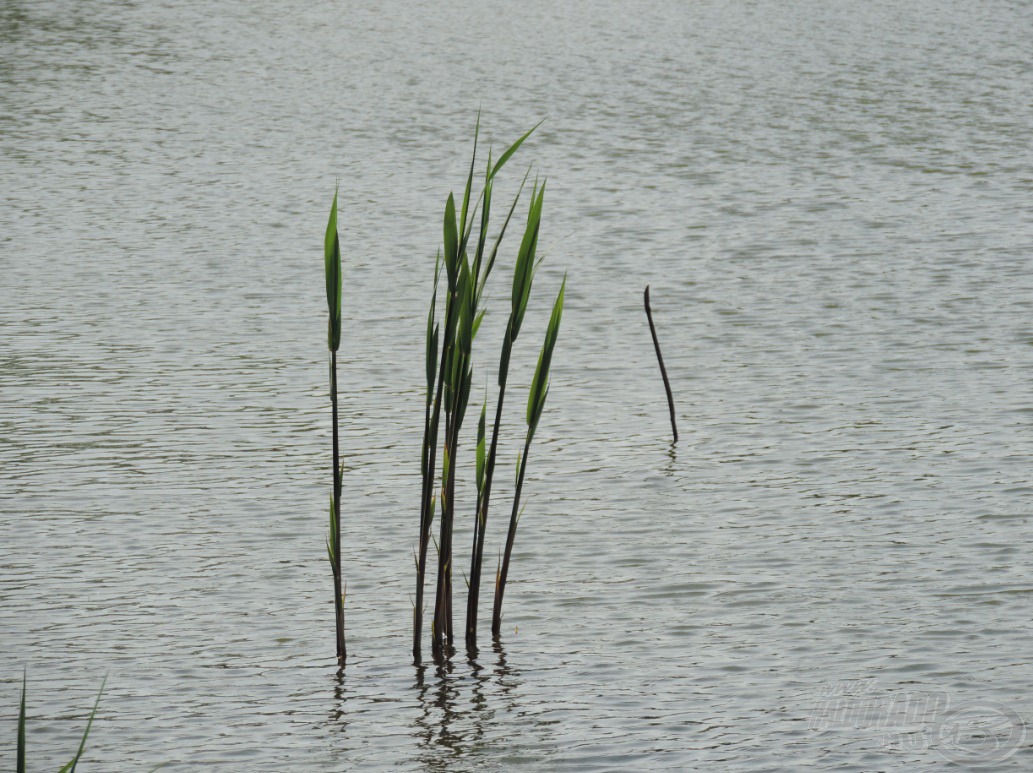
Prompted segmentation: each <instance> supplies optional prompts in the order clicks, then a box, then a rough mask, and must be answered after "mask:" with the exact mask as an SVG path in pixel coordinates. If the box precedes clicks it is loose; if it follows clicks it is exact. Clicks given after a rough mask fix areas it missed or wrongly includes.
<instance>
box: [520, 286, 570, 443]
mask: <svg viewBox="0 0 1033 773" xmlns="http://www.w3.org/2000/svg"><path fill="white" fill-rule="evenodd" d="M566 288H567V277H566V275H564V277H563V283H562V284H561V285H560V291H559V294H558V295H557V296H556V302H555V303H554V304H553V306H552V316H551V317H550V318H549V327H548V329H547V330H546V332H545V343H544V344H542V351H541V354H539V355H538V367H537V368H535V371H534V379H533V380H532V381H531V392H530V394H529V395H528V397H527V425H528V426H529V427H531V429H532V430H534V429H535V428H537V426H538V420H539V419H541V417H542V411H543V410H544V409H545V398H546V397H547V395H548V393H549V368H550V367H551V365H552V353H553V350H554V349H555V348H556V339H557V338H558V337H559V332H560V320H561V319H562V318H563V295H564V293H565V291H566Z"/></svg>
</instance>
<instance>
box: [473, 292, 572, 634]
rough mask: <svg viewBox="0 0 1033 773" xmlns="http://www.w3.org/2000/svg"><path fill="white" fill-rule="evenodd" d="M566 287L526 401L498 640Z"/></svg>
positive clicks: (500, 581) (495, 626)
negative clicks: (530, 457) (526, 477)
mask: <svg viewBox="0 0 1033 773" xmlns="http://www.w3.org/2000/svg"><path fill="white" fill-rule="evenodd" d="M566 285H567V280H566V278H565V277H564V279H563V284H562V285H560V292H559V295H557V296H556V302H555V303H554V304H553V307H552V317H550V319H549V327H548V329H547V330H546V333H545V343H544V344H543V345H542V352H541V354H540V355H538V367H537V368H536V369H535V372H534V380H533V381H532V382H531V393H530V394H529V395H528V398H527V437H526V438H525V440H524V452H523V453H522V454H521V455H520V459H519V461H518V462H517V482H516V491H515V492H514V493H513V511H512V512H511V513H510V516H509V532H508V534H507V535H506V549H505V551H504V552H503V554H502V563H501V565H500V567H499V574H498V578H497V579H496V581H495V607H494V610H493V613H492V618H491V635H492V636H493V637H495V638H496V639H498V638H499V635H500V633H501V630H502V597H503V595H504V594H505V592H506V580H507V579H508V577H509V562H510V558H511V556H512V554H513V542H514V540H515V539H516V529H517V523H518V522H519V520H520V497H521V494H522V493H523V488H524V473H525V472H526V471H527V455H528V453H529V452H530V450H531V440H532V439H533V438H534V433H535V430H536V429H538V422H539V421H540V420H541V418H542V412H543V411H544V410H545V399H546V398H547V397H548V396H549V367H550V366H551V365H552V352H553V349H554V348H555V347H556V338H557V336H558V335H559V331H560V319H561V318H562V316H563V293H564V290H565V289H566Z"/></svg>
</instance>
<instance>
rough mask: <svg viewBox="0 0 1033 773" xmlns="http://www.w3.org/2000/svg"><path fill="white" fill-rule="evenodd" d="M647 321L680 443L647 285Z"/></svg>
mask: <svg viewBox="0 0 1033 773" xmlns="http://www.w3.org/2000/svg"><path fill="white" fill-rule="evenodd" d="M645 303H646V319H648V320H649V332H650V333H651V334H652V336H653V348H654V349H656V359H657V361H658V362H659V363H660V376H661V377H662V378H663V380H664V389H666V390H667V409H668V410H669V411H670V412H671V430H672V431H673V432H674V442H675V443H677V442H678V425H677V423H676V422H675V420H674V396H673V395H672V394H671V382H670V381H668V380H667V368H665V367H664V356H663V355H662V354H660V340H659V339H658V338H657V337H656V327H655V326H654V325H653V312H652V310H651V309H650V308H649V285H646V295H645Z"/></svg>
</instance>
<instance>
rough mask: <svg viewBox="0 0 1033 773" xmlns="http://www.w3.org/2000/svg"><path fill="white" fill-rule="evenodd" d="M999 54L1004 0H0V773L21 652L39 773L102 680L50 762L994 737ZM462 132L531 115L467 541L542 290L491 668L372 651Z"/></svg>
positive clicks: (1002, 565) (460, 767)
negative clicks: (902, 710)
mask: <svg viewBox="0 0 1033 773" xmlns="http://www.w3.org/2000/svg"><path fill="white" fill-rule="evenodd" d="M1031 31H1033V14H1031V10H1030V7H1029V6H1028V4H1025V3H1021V2H1004V1H1001V2H989V3H981V4H972V3H962V2H947V3H941V2H937V3H934V2H931V1H926V0H920V1H919V2H913V3H906V4H900V3H890V2H884V1H883V0H876V1H874V2H870V3H864V4H856V3H847V2H811V1H808V0H800V2H793V3H776V2H770V1H769V0H759V1H757V2H734V3H728V2H709V1H707V0H703V1H702V2H694V3H676V2H661V1H660V0H656V1H654V2H640V3H634V4H632V3H618V2H602V3H587V2H572V3H564V4H562V7H560V8H556V7H553V4H550V3H543V2H537V1H535V2H531V3H525V4H523V5H522V6H521V8H520V9H519V10H517V9H515V8H513V7H512V6H509V5H507V4H504V3H497V2H496V3H474V2H456V3H446V4H442V3H422V2H406V3H399V2H380V3H375V4H360V3H343V4H340V3H329V2H291V1H287V2H284V1H280V2H269V1H268V0H259V1H257V2H256V1H255V0H250V1H249V2H243V1H242V0H221V2H218V3H214V4H213V3H210V2H208V3H202V2H196V1H195V0H185V1H183V2H176V3H155V2H146V3H144V2H123V1H121V0H119V1H116V0H105V1H98V2H93V3H89V4H82V3H76V2H71V1H70V0H33V1H32V2H19V1H18V0H0V173H2V179H3V194H2V202H3V204H2V208H0V276H2V281H0V395H2V402H0V405H2V413H0V470H2V472H0V544H2V546H3V548H2V552H0V645H2V646H0V706H2V707H3V708H2V709H0V712H2V713H3V716H4V717H5V718H6V719H5V721H4V723H3V726H4V728H5V729H4V731H3V732H0V759H2V760H4V761H8V760H11V759H13V755H14V749H13V742H14V738H15V734H14V721H15V719H14V718H15V712H16V706H17V702H18V696H19V691H20V680H21V673H22V667H23V666H24V665H27V666H28V669H29V680H30V694H29V722H30V724H29V743H30V755H31V757H32V759H34V760H35V761H36V764H39V765H47V766H49V767H51V768H53V767H56V766H58V765H59V764H61V763H63V762H64V761H65V760H66V759H67V758H68V757H70V756H71V752H72V750H73V749H74V746H75V743H76V738H77V735H78V733H79V732H80V731H81V728H82V726H83V724H84V721H85V715H86V714H87V713H88V709H89V706H90V705H91V702H92V699H93V695H94V694H95V691H96V688H97V686H98V685H99V683H100V681H101V679H102V678H103V676H104V674H105V673H108V674H109V678H108V689H107V692H106V693H105V696H104V698H103V701H102V704H101V709H100V712H99V715H98V720H97V722H96V724H95V726H94V732H93V735H92V736H91V740H90V745H89V752H88V763H89V764H86V763H85V762H84V764H83V766H82V769H83V770H130V769H149V766H153V765H156V764H158V763H160V762H168V763H169V765H168V767H167V768H166V769H168V770H202V769H208V768H216V769H219V770H247V771H257V770H269V771H280V770H306V771H331V770H343V769H361V770H370V771H374V770H431V771H433V770H441V771H445V770H447V771H466V770H469V771H485V770H510V769H527V770H585V771H601V770H613V771H618V770H619V771H624V770H650V771H655V770H691V769H707V770H729V771H763V770H794V769H814V768H821V769H840V770H856V771H868V770H876V769H878V770H914V769H917V768H920V767H922V768H932V769H938V768H941V767H943V766H944V765H945V764H946V762H945V758H944V756H943V749H941V748H939V746H938V745H937V743H935V742H933V741H934V740H935V739H933V740H930V736H928V735H922V734H921V733H919V735H918V740H919V743H917V744H912V745H907V744H903V743H901V738H898V737H897V731H898V730H900V728H897V727H890V728H888V729H887V728H881V729H880V728H872V727H870V726H866V727H855V728H845V729H838V730H836V729H829V728H826V727H816V726H815V723H814V721H813V720H814V716H815V711H816V709H817V708H818V707H820V705H821V702H822V700H823V699H824V697H825V696H827V695H829V694H830V692H829V691H830V690H833V691H834V690H835V689H836V685H842V684H844V683H847V684H866V685H874V688H873V689H874V690H875V692H876V693H878V694H879V695H889V696H899V695H904V694H907V693H908V692H909V691H910V692H912V693H915V692H919V693H924V692H929V693H932V692H942V693H946V694H947V695H949V697H950V700H951V702H952V705H964V704H965V702H966V701H998V702H1000V703H1001V704H1004V705H1006V706H1008V707H1010V708H1011V709H1012V710H1013V711H1015V712H1017V714H1018V715H1020V716H1021V717H1022V718H1028V717H1033V706H1031V705H1030V702H1029V697H1028V696H1029V695H1030V694H1031V691H1033V665H1031V664H1030V660H1029V657H1028V642H1029V639H1030V635H1031V633H1033V631H1031V625H1030V614H1029V610H1030V598H1031V593H1033V580H1031V577H1030V573H1029V569H1028V559H1027V553H1028V550H1027V549H1026V548H1027V546H1028V544H1029V542H1030V538H1031V536H1033V535H1031V531H1033V522H1031V510H1030V504H1029V503H1030V496H1031V493H1033V490H1031V478H1030V473H1029V470H1030V461H1031V454H1033V442H1031V434H1030V422H1031V417H1033V408H1031V403H1030V400H1029V384H1030V383H1031V377H1033V331H1031V328H1030V323H1029V320H1030V316H1031V310H1033V309H1031V307H1033V295H1031V292H1030V291H1031V279H1030V277H1031V270H1030V269H1031V266H1030V255H1031V247H1033V222H1031V220H1033V218H1031V216H1030V207H1029V202H1030V194H1031V193H1033V163H1031V159H1033V154H1031V153H1030V148H1031V140H1033V107H1031V104H1030V101H1029V94H1030V91H1031V87H1033V77H1031V65H1030V60H1029V44H1028V41H1029V39H1030V33H1031ZM478 106H479V107H480V108H481V110H482V123H483V126H484V131H485V134H484V137H485V139H487V140H490V141H493V142H494V145H495V147H496V148H499V147H501V146H502V145H503V144H504V143H507V142H509V141H512V139H514V138H515V137H517V136H519V134H520V133H522V132H523V131H524V130H526V128H527V127H529V126H531V125H533V124H534V123H536V122H537V121H538V120H539V119H540V118H542V117H543V116H547V117H548V120H547V121H546V123H545V124H544V125H543V126H542V128H541V129H540V130H539V132H538V133H537V134H536V136H535V138H534V140H533V142H531V141H529V143H528V144H527V146H526V150H523V151H521V156H520V157H518V160H517V161H514V162H513V166H512V167H511V168H510V169H509V170H508V175H507V176H506V178H505V180H503V182H502V183H501V184H500V186H501V187H500V189H499V194H498V195H499V196H500V200H501V196H502V195H503V194H505V195H507V196H508V195H511V194H512V192H513V191H514V190H515V187H516V185H517V183H518V181H519V177H520V175H521V174H522V166H521V163H528V162H530V161H534V162H535V164H536V169H538V170H540V171H541V172H542V173H543V174H545V175H548V178H549V184H548V194H547V197H546V213H545V226H544V231H543V234H542V248H543V250H544V251H545V252H546V253H547V259H546V262H545V264H544V265H543V268H542V270H541V272H540V273H539V276H538V280H537V287H538V295H537V300H536V301H535V302H534V304H533V308H532V309H531V310H530V312H529V314H528V319H527V321H526V322H525V326H524V331H525V332H524V333H523V335H522V337H521V341H520V347H519V351H518V353H517V357H516V360H515V363H514V371H513V376H512V377H511V384H512V385H513V387H512V388H513V391H512V393H511V394H512V395H513V396H512V397H511V398H510V401H509V403H508V406H509V408H511V410H510V411H509V412H508V413H507V417H506V418H507V426H506V433H507V434H506V435H505V436H504V446H503V448H502V453H503V456H502V457H501V459H500V467H499V476H498V483H497V486H496V488H497V494H496V496H497V497H498V499H497V500H496V501H497V502H498V503H499V504H498V505H497V509H496V513H497V516H498V517H499V520H497V521H496V522H495V524H494V526H490V527H489V537H488V552H489V554H490V553H493V552H495V551H496V550H497V549H498V546H499V544H500V543H501V539H502V528H501V517H502V515H503V513H504V512H505V511H506V506H505V504H506V503H507V502H508V494H509V492H510V490H511V480H512V475H511V472H510V471H511V470H512V469H513V466H514V465H515V456H516V451H517V444H518V437H519V433H520V432H521V426H520V422H521V420H522V410H521V409H522V407H523V403H524V400H525V397H524V396H525V395H526V387H527V384H528V382H529V381H530V377H531V373H532V371H533V366H534V358H535V356H536V353H537V351H536V350H537V347H538V346H539V345H540V340H541V336H542V333H543V331H544V327H545V323H546V318H547V313H548V304H549V303H550V302H551V296H552V295H553V294H554V292H555V290H556V288H557V287H558V285H559V281H560V278H561V275H562V273H563V272H564V271H569V283H568V291H567V308H566V315H565V318H564V323H563V330H562V333H561V339H560V343H559V348H558V352H557V361H556V363H555V365H554V374H553V386H552V390H551V393H550V398H549V401H550V402H549V407H548V409H547V412H546V417H545V419H544V420H543V422H542V425H541V427H540V429H539V433H538V437H537V440H536V443H535V447H534V451H533V456H534V458H533V461H532V463H531V465H530V467H529V473H528V481H527V484H526V494H527V495H528V497H529V499H528V508H527V511H526V513H525V516H524V518H523V520H522V522H521V527H520V533H519V536H518V541H517V549H516V555H515V563H514V568H513V571H512V574H511V582H510V586H509V589H508V592H507V614H506V618H505V632H504V633H505V635H504V641H503V646H502V649H500V650H493V649H492V648H491V647H490V645H488V643H487V642H486V643H485V647H484V648H483V650H482V652H481V653H480V654H479V656H478V657H477V658H476V659H475V660H474V661H472V662H471V661H468V660H467V659H466V658H465V656H460V657H457V658H456V660H455V661H454V662H453V663H452V664H451V665H450V667H449V668H447V669H442V670H438V669H435V668H434V667H433V666H431V667H428V668H426V669H423V670H417V669H415V668H414V667H413V666H412V664H411V663H410V658H409V652H408V650H409V640H408V637H409V624H410V619H411V601H410V594H411V592H412V587H413V580H414V577H413V570H412V560H411V551H412V547H413V544H414V541H415V535H416V522H417V517H418V502H419V486H420V483H419V462H418V459H419V443H420V437H421V431H422V423H421V422H422V415H423V402H422V401H423V395H422V392H421V384H422V378H423V376H422V373H423V370H422V368H423V365H422V340H421V336H422V327H423V324H424V319H425V318H424V314H425V310H426V303H427V293H428V288H429V284H428V283H429V280H430V278H431V274H432V270H433V257H434V251H435V248H436V246H437V242H438V240H439V239H440V213H441V208H442V206H443V203H444V200H445V197H446V196H447V193H448V190H449V189H450V188H457V189H458V187H459V186H460V185H461V184H462V180H463V177H464V175H465V164H466V163H467V162H468V153H469V147H470V138H471V133H472V126H473V121H474V116H475V112H476V110H477V108H478ZM496 152H497V151H496ZM337 179H339V180H340V183H341V199H342V209H341V218H340V224H341V233H342V239H343V245H344V253H345V264H346V267H345V272H346V274H345V334H344V344H343V348H342V355H341V356H342V365H341V382H342V390H343V402H342V410H343V417H342V420H343V445H344V448H345V451H346V456H345V463H346V478H345V498H344V512H345V519H346V520H345V525H344V544H345V551H346V552H345V573H346V578H347V581H348V624H349V646H350V651H351V652H352V657H351V659H350V662H349V665H348V668H347V672H346V674H345V675H344V676H343V677H342V678H338V677H337V676H336V674H335V672H336V668H335V663H334V660H333V650H332V646H333V645H332V632H331V627H332V624H333V623H332V621H333V615H332V611H331V607H330V596H331V586H330V577H329V572H328V569H327V565H326V563H325V560H324V556H325V554H324V547H323V533H324V529H325V509H326V497H327V491H328V489H329V475H330V470H329V463H328V452H329V431H328V430H329V416H328V401H327V396H326V364H325V358H326V352H325V334H324V331H325V320H324V315H325V296H324V293H323V284H322V282H323V280H322V276H321V272H322V256H321V250H322V247H321V240H322V232H323V228H324V227H325V222H326V214H327V208H328V205H329V201H330V197H331V195H332V190H333V185H334V182H335V180H337ZM514 249H515V242H514V243H513V244H511V250H514ZM502 260H503V261H504V262H503V263H502V264H500V267H499V269H498V271H499V273H498V275H497V281H496V285H495V288H494V291H493V292H494V294H493V297H492V302H493V306H492V312H491V314H493V315H494V316H491V315H489V318H488V320H487V321H486V322H485V325H484V328H483V329H482V332H481V334H480V337H479V343H480V345H481V349H480V351H479V352H478V354H479V356H480V360H479V363H480V364H479V367H478V371H477V375H476V376H475V379H477V380H478V383H484V384H490V383H491V382H492V380H493V372H494V368H495V367H496V366H495V358H496V357H497V351H498V341H499V338H500V336H501V326H502V325H503V324H504V314H505V306H506V302H507V301H506V298H507V291H508V288H507V286H506V283H507V282H508V281H509V271H510V265H511V261H512V253H510V254H507V255H505V256H504V257H503V258H502ZM647 283H649V284H651V286H652V296H653V309H654V313H655V315H656V320H657V325H658V328H659V334H660V338H661V341H662V343H663V345H664V351H665V358H666V361H667V367H668V370H669V372H670V374H671V378H672V383H673V389H674V393H675V396H676V399H677V408H678V419H679V429H680V431H681V435H682V439H681V441H680V443H679V444H678V445H677V447H676V448H672V447H671V445H670V443H669V437H668V433H669V427H668V426H667V421H668V419H667V408H666V405H665V403H664V393H663V387H662V384H661V382H660V379H659V374H658V371H657V368H656V363H655V359H654V355H653V351H652V347H651V343H650V338H649V331H648V327H647V326H646V321H645V317H644V315H643V313H642V308H641V292H642V289H643V287H644V286H645V285H646V284H647ZM491 399H492V400H493V399H494V398H493V397H492V398H491ZM469 424H470V426H471V428H472V425H473V422H470V423H469ZM466 447H467V449H468V451H469V453H468V456H469V458H468V459H467V460H466V462H465V463H467V464H468V465H469V467H470V468H471V469H472V463H473V457H472V444H471V443H469V442H468V443H467V446H466ZM470 493H471V492H470V486H469V485H468V484H467V485H466V487H465V488H464V489H463V491H462V495H463V497H464V501H463V502H462V503H461V508H465V509H461V512H466V513H467V517H466V518H465V519H464V521H463V524H462V531H460V532H459V533H457V536H456V543H457V548H458V549H459V553H458V555H459V556H461V557H462V560H463V562H464V563H465V561H466V560H467V559H466V556H467V555H468V547H467V545H468V542H469V539H470V536H469V521H470V518H472V514H471V512H470V510H471V504H470ZM485 613H486V614H487V609H486V610H485ZM482 625H484V624H482ZM865 680H868V681H865ZM866 689H867V688H866ZM1031 755H1033V751H1031V750H1030V748H1029V746H1028V744H1025V745H1023V748H1021V749H1020V750H1019V751H1018V753H1017V754H1016V755H1015V756H1013V757H1011V758H1010V759H1009V760H1008V761H1007V762H1000V763H998V764H997V765H996V767H997V768H1005V767H1007V766H1008V765H1011V766H1013V767H1014V768H1015V769H1026V768H1029V767H1030V765H1033V761H1031Z"/></svg>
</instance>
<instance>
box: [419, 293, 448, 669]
mask: <svg viewBox="0 0 1033 773" xmlns="http://www.w3.org/2000/svg"><path fill="white" fill-rule="evenodd" d="M454 308H455V304H454V303H452V299H451V294H450V295H449V297H448V299H447V301H446V305H445V331H446V335H445V337H444V340H443V341H442V344H441V359H440V363H439V368H438V377H437V386H436V387H435V390H434V408H433V411H432V412H431V420H430V421H431V423H430V426H429V427H428V428H427V432H426V433H425V434H424V452H425V453H426V454H427V466H426V470H425V472H424V476H423V498H422V502H421V509H420V558H419V565H418V567H417V570H416V575H417V576H416V610H415V615H414V622H413V645H412V646H413V652H412V654H413V658H414V660H415V661H416V662H417V663H419V662H420V658H421V657H422V649H423V643H422V638H423V589H424V584H425V581H426V577H427V551H428V549H429V546H430V530H431V505H432V501H433V498H434V474H435V464H436V460H437V450H438V427H439V426H440V422H441V403H442V399H441V398H442V390H443V389H444V385H445V367H446V365H447V362H448V356H447V353H448V348H449V347H450V345H451V344H450V341H449V336H448V335H447V331H448V330H449V329H450V327H451V319H452V314H453V313H454ZM446 432H447V428H446ZM443 509H444V508H443V507H442V510H443ZM439 547H440V546H439Z"/></svg>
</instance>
